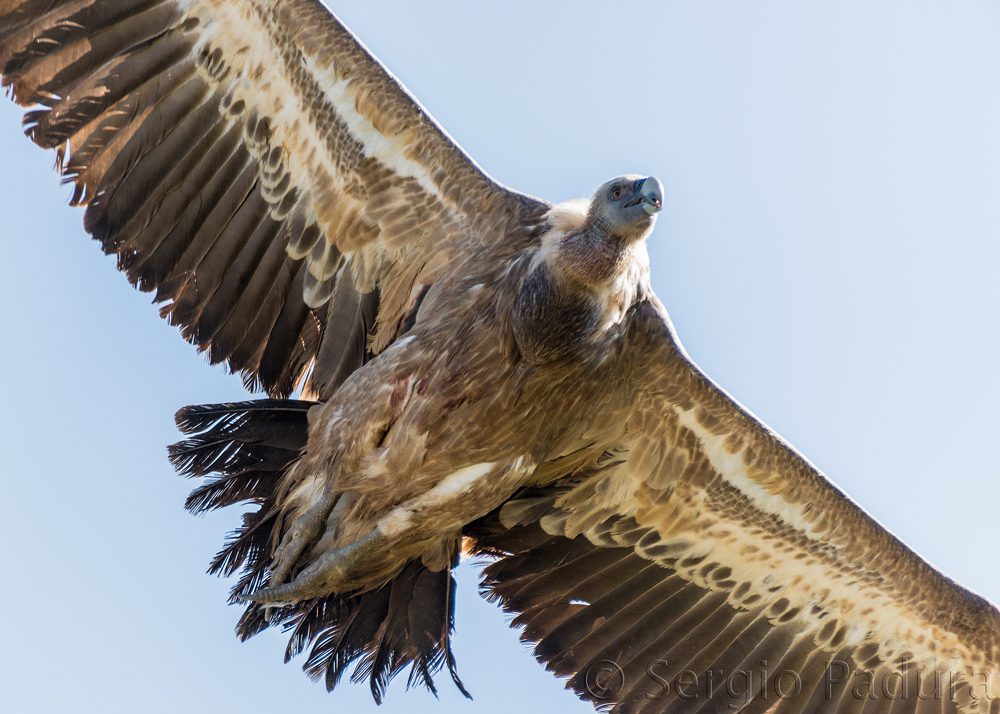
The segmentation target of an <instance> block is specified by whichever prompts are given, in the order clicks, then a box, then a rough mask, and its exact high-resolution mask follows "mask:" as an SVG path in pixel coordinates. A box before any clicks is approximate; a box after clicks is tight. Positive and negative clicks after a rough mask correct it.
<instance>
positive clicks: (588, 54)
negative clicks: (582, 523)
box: [0, 0, 1000, 714]
mask: <svg viewBox="0 0 1000 714" xmlns="http://www.w3.org/2000/svg"><path fill="white" fill-rule="evenodd" d="M334 8H335V9H336V10H338V11H339V12H340V14H341V15H342V17H343V18H344V20H345V21H347V23H348V24H349V25H350V26H351V27H352V28H353V29H354V30H355V31H356V32H357V33H358V34H359V35H360V36H361V37H362V38H363V39H364V41H365V42H367V43H368V44H369V45H370V46H371V47H372V48H373V49H374V50H375V51H376V53H377V54H378V55H379V56H380V57H381V58H382V59H383V61H385V62H386V63H387V64H388V65H389V66H390V67H391V68H392V69H393V71H394V72H396V73H397V74H398V75H399V76H400V77H401V78H402V79H403V80H404V81H405V82H406V83H407V85H408V86H409V87H410V88H411V90H412V91H413V92H414V93H415V94H416V95H417V96H418V97H419V98H420V99H421V101H423V102H424V104H425V105H426V106H427V107H428V108H429V109H430V110H431V112H432V113H433V114H434V115H435V116H436V117H437V118H438V119H439V121H441V123H442V124H443V125H444V126H445V127H446V128H447V129H448V130H449V131H450V132H451V133H452V134H453V135H454V136H455V137H456V138H457V139H458V140H459V141H460V142H461V143H462V144H463V145H464V146H465V147H466V148H467V149H468V151H469V152H470V153H471V154H472V155H473V156H474V157H475V158H476V159H477V161H479V162H480V163H481V164H482V165H483V166H484V167H485V168H486V169H487V170H488V171H489V172H491V173H492V174H493V175H494V176H496V177H497V178H499V179H500V180H501V181H503V182H505V183H508V184H510V185H512V186H515V187H517V188H519V189H522V190H524V191H528V192H530V193H534V194H537V195H540V196H544V197H547V198H550V199H554V200H559V199H564V198H569V197H573V196H577V195H588V194H589V193H590V192H591V190H592V189H593V187H594V186H596V185H597V184H599V183H600V182H602V181H604V180H605V179H607V178H609V177H611V176H614V175H617V174H620V173H626V172H642V173H652V174H656V175H658V176H659V177H660V178H662V179H663V181H664V183H665V185H666V187H667V201H666V210H665V212H664V215H663V218H662V220H661V221H660V224H659V226H658V228H657V230H656V233H655V234H654V235H653V236H652V238H651V240H650V247H651V254H652V258H653V275H654V284H655V286H656V289H657V291H658V293H659V294H660V296H661V298H662V299H663V301H664V303H665V304H666V305H667V307H668V309H669V310H670V312H671V314H672V316H673V318H674V321H675V322H676V324H677V327H678V330H679V331H680V334H681V337H682V339H683V340H684V343H685V345H686V346H687V348H688V351H689V352H690V353H691V354H692V355H693V357H694V358H695V359H696V360H697V361H698V362H699V363H700V364H701V365H702V366H703V367H704V368H705V369H706V370H707V371H708V372H709V374H711V375H712V376H713V377H714V378H715V379H716V380H717V381H718V382H720V383H721V384H722V385H723V386H724V387H725V388H726V389H728V390H729V391H730V392H731V393H732V394H734V395H735V396H736V397H737V398H738V399H740V400H741V401H742V402H744V403H745V404H746V405H748V406H749V407H750V408H751V409H752V410H753V411H754V412H756V413H757V414H758V415H760V416H761V417H762V418H763V419H764V420H766V421H767V422H768V423H769V424H770V425H771V426H772V427H774V428H775V429H776V430H777V431H778V432H780V433H781V434H783V435H784V436H785V437H786V438H788V439H789V440H790V441H791V442H792V443H794V444H795V445H796V446H797V447H798V448H799V449H801V450H802V451H803V452H804V453H805V454H806V455H808V456H809V457H810V458H811V459H812V460H813V461H814V462H815V463H817V464H818V465H819V466H820V467H821V468H822V469H823V470H824V471H826V473H828V474H829V475H830V476H831V478H833V479H834V480H835V481H836V482H837V483H838V484H840V485H841V486H842V487H843V488H844V489H845V490H846V491H847V492H848V493H850V494H851V495H852V496H853V497H854V498H855V499H856V500H857V501H859V502H860V503H861V504H862V505H863V506H864V507H865V508H866V509H868V510H869V511H870V512H871V513H873V514H874V515H875V516H876V517H877V518H878V519H879V520H880V521H881V522H882V523H883V524H885V525H886V526H888V527H889V528H890V529H892V530H893V531H894V532H896V533H897V534H898V535H899V536H900V537H902V538H903V540H905V541H906V542H907V543H909V544H910V545H911V546H912V547H914V548H915V549H916V550H917V551H918V552H920V553H922V554H923V555H924V556H925V557H927V558H928V559H929V560H930V561H931V562H933V563H934V564H936V565H937V566H939V567H940V568H942V569H943V570H944V571H945V572H946V573H948V574H949V575H950V576H952V577H954V578H956V579H958V580H960V581H962V582H963V583H965V584H967V585H968V586H970V587H972V588H974V589H976V590H978V591H979V592H981V593H982V594H984V595H986V596H988V597H990V598H991V599H992V600H994V601H996V600H998V599H1000V553H998V546H997V541H998V535H1000V524H998V518H997V513H998V511H997V503H998V500H1000V480H998V478H997V476H998V472H1000V465H998V461H997V447H998V445H1000V413H998V411H997V408H996V405H997V404H998V403H1000V336H998V328H1000V285H998V281H997V279H996V276H997V272H998V267H1000V200H998V199H1000V91H998V80H997V73H998V69H997V68H1000V5H998V4H997V3H995V2H989V1H987V0H980V1H972V0H952V1H950V2H943V1H942V0H938V1H937V2H929V1H924V0H881V1H880V2H877V3H873V2H871V1H870V0H865V1H858V0H850V1H847V0H838V2H824V3H816V2H802V1H801V0H781V1H779V0H773V1H763V0H754V1H753V2H746V1H745V0H727V1H722V0H713V1H710V2H682V1H672V2H656V3H641V4H634V3H632V4H628V3H609V2H589V1H587V2H582V1H581V0H566V1H563V2H555V1H552V0H546V1H545V2H539V1H538V0H533V1H531V2H528V1H524V0H506V1H505V2H504V3H482V2H479V3H472V2H468V1H467V0H465V1H463V0H449V1H447V2H444V1H438V2H430V1H429V0H428V1H425V2H420V3H414V2H402V1H400V2H389V1H388V0H382V1H373V0H368V1H367V2H365V3H358V2H355V3H344V2H342V3H334ZM18 127H19V115H18V112H17V111H16V110H15V109H14V108H13V107H12V105H11V104H10V103H9V102H3V103H2V104H0V166H2V170H0V211H2V214H3V219H2V223H0V237H2V241H3V245H4V247H5V252H4V255H5V259H4V260H3V261H0V324H2V325H3V327H4V332H3V334H4V338H3V339H4V342H5V349H4V350H3V355H2V357H0V364H2V369H3V373H4V375H5V377H6V378H5V390H4V391H5V394H4V403H5V405H6V408H5V409H3V410H2V412H0V449H2V451H3V455H4V475H3V484H4V492H3V498H2V500H0V503H2V505H3V517H2V518H0V541H2V543H3V545H4V567H3V570H4V575H3V576H2V578H0V612H3V613H4V618H3V624H2V626H0V638H2V642H3V645H2V646H0V710H2V711H5V712H66V711H72V712H96V711H101V712H123V713H124V712H129V713H131V712H135V711H144V712H170V713H171V714H174V713H176V712H177V711H199V712H200V711H204V712H212V713H213V714H228V713H229V712H233V713H234V714H235V713H236V712H257V711H260V712H264V711H279V710H280V711H295V712H311V711H317V712H318V711H350V712H368V711H375V709H376V708H375V706H374V705H373V704H372V703H371V702H370V699H369V695H368V692H367V688H365V687H344V688H342V689H340V690H339V691H338V692H336V693H335V694H333V695H327V694H326V693H325V691H324V690H323V688H322V687H321V686H319V685H315V684H312V683H310V682H309V681H308V680H307V679H306V678H305V677H304V676H303V675H302V674H301V672H300V671H299V670H298V667H297V666H296V665H290V666H286V665H283V664H281V655H282V651H283V647H284V638H283V637H281V636H280V635H279V634H273V635H272V634H269V635H264V636H262V637H259V638H258V639H257V640H255V641H253V642H251V643H250V644H245V645H242V644H240V643H238V642H237V641H236V639H235V637H234V636H233V634H232V627H233V625H234V624H235V622H236V619H237V617H238V614H239V613H238V610H237V609H236V608H229V607H226V606H225V595H226V590H227V584H226V583H224V582H222V581H219V580H216V579H214V578H210V577H208V576H206V575H204V574H203V571H204V569H205V567H206V565H207V562H208V559H209V557H210V556H211V555H212V554H213V553H214V552H215V550H216V549H217V548H218V546H219V544H220V543H221V542H222V538H223V536H224V534H225V533H226V532H227V531H228V530H229V529H230V528H232V527H233V526H234V525H235V523H236V519H237V514H236V513H235V512H224V513H221V514H214V515H212V516H209V517H205V518H198V519H196V518H193V517H191V516H188V515H187V514H186V513H184V512H183V511H182V509H181V504H182V502H183V499H184V496H185V494H186V492H187V490H188V488H189V486H190V484H188V483H185V482H184V481H182V480H181V479H179V478H177V477H176V476H175V475H174V474H173V473H172V471H171V468H170V466H169V464H168V463H167V461H166V458H165V456H164V445H165V444H167V443H169V442H171V441H173V440H175V439H176V436H177V435H176V433H175V431H174V429H173V421H172V415H173V412H174V411H175V410H176V409H177V408H178V407H180V406H183V405H185V404H191V403H203V402H213V401H221V400H226V399H239V398H241V397H243V394H244V393H243V390H242V388H241V386H240V383H239V380H238V379H237V378H235V377H230V376H227V375H225V374H224V373H223V372H222V371H221V370H220V369H218V368H215V369H213V368H209V367H207V366H206V365H205V364H204V360H203V358H201V357H200V356H198V355H196V354H195V353H194V351H193V350H192V349H191V348H190V347H189V346H188V345H186V344H185V343H183V342H182V341H181V340H180V338H179V337H178V336H177V335H176V334H175V331H174V330H173V329H172V328H170V327H168V326H166V325H165V324H163V323H162V322H160V321H159V320H158V319H157V318H156V309H155V308H154V307H153V306H151V305H150V304H149V298H148V297H147V296H143V295H140V294H137V293H134V292H133V291H132V290H131V288H129V287H128V285H127V283H126V281H125V279H124V278H123V277H122V276H120V275H117V274H115V271H114V269H113V261H112V259H110V258H106V257H103V256H102V255H101V253H100V251H99V250H98V248H97V246H96V245H95V244H93V243H91V242H90V241H89V240H88V239H87V238H86V236H85V235H84V234H83V231H82V227H81V224H80V212H78V211H74V210H71V209H68V208H66V207H65V200H66V198H67V196H68V193H69V191H68V189H67V188H65V187H59V186H58V183H57V181H56V180H55V178H54V176H53V175H52V174H51V172H50V166H51V161H52V160H51V157H50V156H47V155H45V154H43V153H42V152H40V151H38V150H37V149H35V148H33V147H32V146H31V145H30V143H29V142H28V141H27V140H25V139H24V138H23V137H21V136H20V132H19V130H18ZM460 573H461V577H460V580H461V591H460V594H459V601H458V613H459V614H458V634H457V644H456V649H457V653H458V656H459V669H460V672H461V673H462V675H463V676H464V678H465V681H466V684H467V685H468V687H469V689H470V690H471V691H472V693H473V694H474V695H475V696H476V699H475V700H474V701H473V702H471V703H468V702H466V701H465V700H463V699H461V698H460V697H459V696H458V695H457V693H456V692H455V690H454V689H453V688H452V687H451V686H450V685H449V683H448V682H447V681H444V680H442V681H441V682H440V684H441V688H442V695H441V698H440V701H439V702H434V700H433V699H432V698H430V697H429V696H427V695H425V694H423V693H422V692H411V693H410V694H406V693H404V691H403V688H402V686H399V685H400V684H401V682H398V683H397V686H395V687H393V689H392V690H391V692H390V695H389V699H388V703H387V704H386V705H384V706H383V707H382V708H381V709H380V710H379V711H381V712H386V713H396V712H410V711H414V710H415V708H417V707H419V708H420V710H422V711H430V712H441V713H442V714H445V713H448V714H450V713H451V712H496V713H498V714H499V713H500V712H509V711H510V710H511V708H514V709H520V710H523V711H532V712H533V711H542V710H553V711H560V712H574V711H576V712H585V711H590V708H589V706H586V705H583V704H581V703H579V702H578V701H576V700H575V698H574V697H573V696H571V695H570V694H568V693H566V692H564V691H563V690H562V685H561V683H560V682H558V681H556V680H555V679H553V678H551V677H550V676H549V675H548V674H547V673H545V672H544V671H543V670H542V669H541V667H540V666H538V665H537V664H536V663H535V662H534V661H533V659H532V658H531V657H530V656H529V654H528V652H527V650H526V648H525V647H524V646H522V645H520V644H519V643H518V641H517V636H516V633H515V632H514V631H512V630H509V629H508V628H506V626H505V624H504V617H503V616H502V614H501V613H500V612H499V611H498V610H497V609H495V608H494V607H493V606H492V605H489V604H486V603H485V602H483V601H481V600H480V598H479V596H478V595H477V594H476V587H475V585H476V571H475V568H474V567H473V566H470V565H468V564H466V565H463V566H462V568H461V569H460Z"/></svg>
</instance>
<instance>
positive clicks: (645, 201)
mask: <svg viewBox="0 0 1000 714" xmlns="http://www.w3.org/2000/svg"><path fill="white" fill-rule="evenodd" d="M634 190H635V192H636V197H635V198H634V199H633V200H631V201H629V203H628V205H629V206H635V205H638V204H640V203H641V204H642V207H643V208H644V209H645V211H646V213H648V214H649V215H651V216H652V215H653V214H655V213H659V212H660V211H662V210H663V184H662V183H660V180H659V179H658V178H654V177H653V176H650V177H648V178H644V179H639V180H637V181H636V182H635V186H634Z"/></svg>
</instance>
